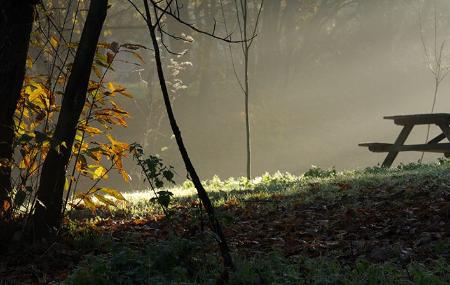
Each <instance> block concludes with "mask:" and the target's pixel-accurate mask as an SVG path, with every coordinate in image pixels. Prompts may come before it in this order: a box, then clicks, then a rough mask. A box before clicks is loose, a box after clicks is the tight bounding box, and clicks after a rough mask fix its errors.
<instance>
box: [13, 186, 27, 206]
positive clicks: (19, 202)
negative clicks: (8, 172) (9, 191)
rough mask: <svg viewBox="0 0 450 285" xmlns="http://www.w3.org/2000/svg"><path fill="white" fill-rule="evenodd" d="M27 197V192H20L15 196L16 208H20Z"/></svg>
mask: <svg viewBox="0 0 450 285" xmlns="http://www.w3.org/2000/svg"><path fill="white" fill-rule="evenodd" d="M26 197H27V193H26V192H25V191H22V190H19V191H17V193H16V195H15V196H14V206H16V207H20V206H22V204H23V202H25V198H26Z"/></svg>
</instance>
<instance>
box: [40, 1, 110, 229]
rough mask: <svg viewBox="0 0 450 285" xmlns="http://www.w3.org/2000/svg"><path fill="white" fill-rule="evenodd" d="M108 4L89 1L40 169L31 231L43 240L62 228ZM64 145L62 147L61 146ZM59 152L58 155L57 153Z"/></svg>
mask: <svg viewBox="0 0 450 285" xmlns="http://www.w3.org/2000/svg"><path fill="white" fill-rule="evenodd" d="M107 6H108V0H92V1H91V3H90V6H89V12H88V15H87V18H86V23H85V25H84V28H83V33H82V34H81V39H80V43H79V46H78V49H77V53H76V55H75V60H74V63H73V67H72V71H71V73H70V76H69V80H68V82H67V86H66V90H65V93H64V99H63V101H62V105H61V112H60V114H59V118H58V123H57V125H56V129H55V133H54V135H53V140H52V147H51V149H50V151H49V153H48V155H47V157H46V159H45V161H44V165H43V166H42V174H41V181H40V185H39V189H38V192H37V199H38V203H36V210H35V213H34V227H35V228H34V230H35V234H36V235H37V237H38V238H40V237H45V236H47V235H49V234H51V233H52V232H53V230H54V229H58V228H59V227H60V225H61V213H62V202H63V192H64V182H65V173H66V167H67V164H68V162H69V159H70V156H71V153H72V145H73V142H74V139H75V134H76V129H77V124H78V120H79V118H80V115H81V111H82V110H83V106H84V103H85V100H86V92H87V87H88V82H89V77H90V73H91V67H92V62H93V60H94V55H95V51H96V49H97V43H98V39H99V36H100V32H101V30H102V27H103V22H104V20H105V18H106V13H107ZM63 142H64V143H65V146H63V145H61V143H63ZM58 149H59V151H58Z"/></svg>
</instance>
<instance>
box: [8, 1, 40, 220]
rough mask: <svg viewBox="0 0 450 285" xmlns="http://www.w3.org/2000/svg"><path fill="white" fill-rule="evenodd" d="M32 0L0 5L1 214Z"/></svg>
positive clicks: (9, 174)
mask: <svg viewBox="0 0 450 285" xmlns="http://www.w3.org/2000/svg"><path fill="white" fill-rule="evenodd" d="M35 2H36V1H31V0H28V1H26V0H22V1H19V0H6V1H2V3H1V5H0V36H1V39H0V98H1V100H2V101H1V103H0V217H1V216H3V215H4V214H7V213H6V212H4V211H3V209H4V205H5V203H6V204H7V203H10V193H11V166H10V162H11V159H12V155H13V151H14V150H13V141H14V111H15V110H16V106H17V102H18V101H19V98H20V90H21V88H22V84H23V79H24V76H25V62H26V59H27V53H28V44H29V41H30V34H31V28H32V26H33V19H34V5H35Z"/></svg>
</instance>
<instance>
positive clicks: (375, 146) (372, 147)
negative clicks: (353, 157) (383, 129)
mask: <svg viewBox="0 0 450 285" xmlns="http://www.w3.org/2000/svg"><path fill="white" fill-rule="evenodd" d="M359 146H362V147H368V148H369V151H371V152H389V151H390V150H391V147H392V146H393V144H391V143H360V144H359Z"/></svg>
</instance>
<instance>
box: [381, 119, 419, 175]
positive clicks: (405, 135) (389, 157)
mask: <svg viewBox="0 0 450 285" xmlns="http://www.w3.org/2000/svg"><path fill="white" fill-rule="evenodd" d="M413 127H414V125H412V124H410V125H405V126H404V127H403V129H402V131H401V132H400V134H399V135H398V137H397V139H396V140H395V143H394V145H393V146H392V148H397V147H399V146H401V145H403V144H404V143H405V141H406V139H407V138H408V136H409V134H410V133H411V130H412V129H413ZM397 155H398V150H393V151H390V152H389V153H388V155H387V156H386V158H385V159H384V161H383V164H382V165H381V166H382V167H386V168H389V167H391V165H392V163H393V162H394V160H395V158H396V157H397Z"/></svg>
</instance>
